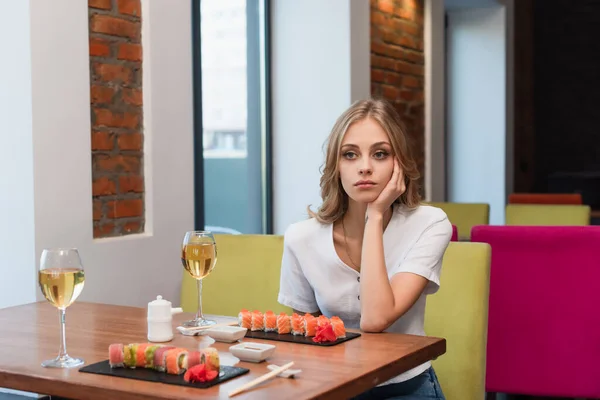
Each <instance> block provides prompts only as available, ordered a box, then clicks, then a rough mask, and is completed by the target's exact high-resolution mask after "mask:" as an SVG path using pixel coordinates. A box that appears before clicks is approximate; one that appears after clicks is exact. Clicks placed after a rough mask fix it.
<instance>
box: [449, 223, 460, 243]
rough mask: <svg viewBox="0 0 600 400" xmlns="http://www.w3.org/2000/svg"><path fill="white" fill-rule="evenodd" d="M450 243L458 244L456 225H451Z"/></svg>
mask: <svg viewBox="0 0 600 400" xmlns="http://www.w3.org/2000/svg"><path fill="white" fill-rule="evenodd" d="M450 241H451V242H458V229H456V225H452V237H451V238H450Z"/></svg>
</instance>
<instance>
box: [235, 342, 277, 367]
mask: <svg viewBox="0 0 600 400" xmlns="http://www.w3.org/2000/svg"><path fill="white" fill-rule="evenodd" d="M229 351H230V352H231V354H233V355H234V356H236V357H237V358H239V359H240V360H242V361H247V362H253V363H259V362H262V361H265V360H266V359H267V358H269V357H271V356H272V355H273V353H274V352H275V346H274V345H272V344H265V343H254V342H243V343H240V344H236V345H234V346H231V347H230V348H229Z"/></svg>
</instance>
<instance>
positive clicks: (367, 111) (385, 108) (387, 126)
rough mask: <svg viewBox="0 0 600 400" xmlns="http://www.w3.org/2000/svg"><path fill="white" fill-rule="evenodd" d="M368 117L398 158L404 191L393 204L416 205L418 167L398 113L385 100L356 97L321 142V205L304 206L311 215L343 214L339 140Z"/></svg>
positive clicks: (332, 217)
mask: <svg viewBox="0 0 600 400" xmlns="http://www.w3.org/2000/svg"><path fill="white" fill-rule="evenodd" d="M366 118H372V119H373V120H375V121H377V123H379V125H380V126H381V127H382V128H383V130H384V131H385V133H387V135H388V138H389V140H390V144H391V145H392V149H393V150H394V156H395V157H397V158H398V161H399V163H400V167H401V168H402V171H403V172H404V180H405V183H406V191H405V192H404V193H403V194H402V195H401V196H400V197H399V198H397V199H396V200H395V203H397V204H404V205H406V206H407V207H408V208H416V207H418V206H419V204H420V203H421V195H420V194H419V184H418V180H419V177H420V175H419V171H418V169H417V163H416V162H415V160H414V158H413V156H412V154H411V151H410V146H409V144H408V138H407V136H406V130H405V127H404V124H403V123H402V120H401V119H400V115H399V114H398V113H397V112H396V110H395V109H394V107H393V106H392V105H391V104H390V103H388V102H387V101H385V100H381V99H368V100H360V101H357V102H355V103H354V104H352V106H350V108H348V109H347V110H346V111H345V112H344V113H343V114H342V115H340V117H339V118H338V119H337V121H336V122H335V125H334V126H333V129H332V130H331V133H330V134H329V137H328V139H327V141H326V142H325V144H326V145H327V152H326V157H325V163H324V164H323V166H322V175H321V198H322V199H323V203H322V204H321V207H320V208H319V209H318V210H317V212H314V211H312V210H311V209H310V206H309V207H308V214H309V216H310V217H311V218H316V219H317V221H319V222H321V223H323V224H329V223H333V222H336V221H338V220H339V219H340V218H342V217H343V216H344V214H345V213H346V210H347V209H348V195H347V194H346V192H345V190H344V188H343V187H342V182H341V180H340V171H339V160H340V155H341V151H340V148H341V146H342V141H343V139H344V136H345V134H346V132H347V131H348V128H349V127H350V126H351V125H352V124H353V123H355V122H358V121H361V120H364V119H366Z"/></svg>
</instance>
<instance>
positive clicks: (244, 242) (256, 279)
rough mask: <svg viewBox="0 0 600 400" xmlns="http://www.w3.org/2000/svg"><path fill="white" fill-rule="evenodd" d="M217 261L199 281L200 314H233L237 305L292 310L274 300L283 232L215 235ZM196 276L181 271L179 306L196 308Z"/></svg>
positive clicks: (264, 309) (282, 310)
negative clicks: (200, 292) (200, 282)
mask: <svg viewBox="0 0 600 400" xmlns="http://www.w3.org/2000/svg"><path fill="white" fill-rule="evenodd" d="M215 241H216V243H217V263H216V266H215V269H214V270H213V271H212V273H211V274H210V275H209V276H207V277H206V278H204V282H203V283H202V311H203V313H204V314H215V315H228V316H236V317H237V315H238V313H239V312H240V310H241V309H243V308H245V309H248V310H260V311H262V312H265V311H268V310H271V311H273V312H275V313H280V312H286V313H289V314H291V312H292V310H291V309H290V308H288V307H285V306H282V305H281V304H279V303H278V302H277V294H278V292H279V275H280V270H281V257H282V254H283V236H275V235H215ZM197 293H198V290H197V286H196V280H195V279H193V278H192V277H191V276H190V275H189V274H188V273H187V272H185V270H184V272H183V282H182V285H181V307H182V308H183V311H185V312H196V311H197V309H198V294H197Z"/></svg>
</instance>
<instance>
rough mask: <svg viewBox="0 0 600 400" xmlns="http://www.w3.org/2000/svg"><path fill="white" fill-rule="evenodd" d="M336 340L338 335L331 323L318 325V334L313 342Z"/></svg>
mask: <svg viewBox="0 0 600 400" xmlns="http://www.w3.org/2000/svg"><path fill="white" fill-rule="evenodd" d="M336 340H337V336H336V335H335V332H334V331H333V326H331V323H327V324H325V325H323V326H317V334H316V335H315V337H314V338H313V342H316V343H323V342H335V341H336Z"/></svg>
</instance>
